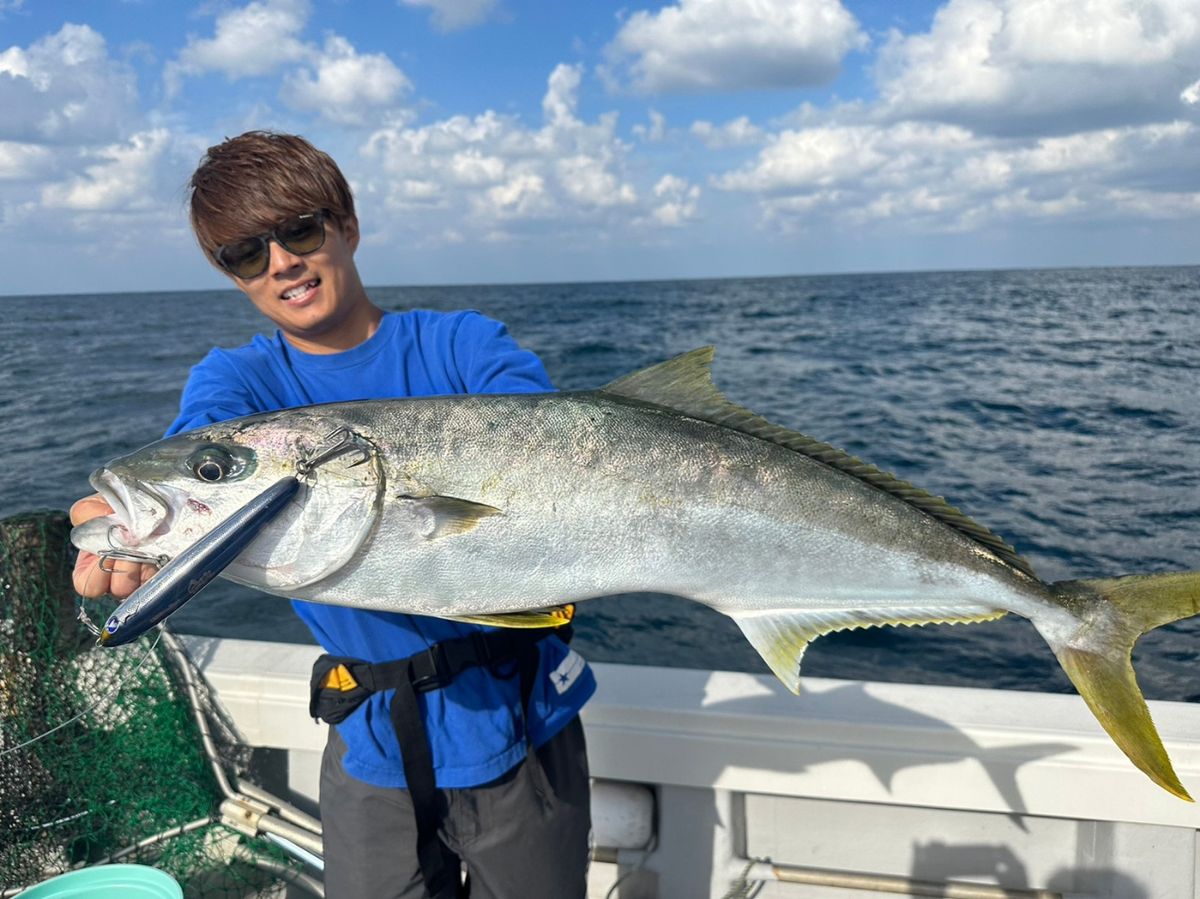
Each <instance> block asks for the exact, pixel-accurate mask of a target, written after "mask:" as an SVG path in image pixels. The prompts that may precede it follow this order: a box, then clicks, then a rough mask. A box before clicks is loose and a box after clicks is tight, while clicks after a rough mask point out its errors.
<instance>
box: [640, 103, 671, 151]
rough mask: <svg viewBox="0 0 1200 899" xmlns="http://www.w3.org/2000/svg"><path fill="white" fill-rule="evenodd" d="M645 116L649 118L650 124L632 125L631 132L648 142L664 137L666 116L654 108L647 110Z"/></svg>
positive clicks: (665, 134)
mask: <svg viewBox="0 0 1200 899" xmlns="http://www.w3.org/2000/svg"><path fill="white" fill-rule="evenodd" d="M646 117H647V118H648V119H650V124H649V125H634V126H633V133H634V134H635V135H636V136H637V137H639V138H641V139H642V140H644V141H647V142H649V143H654V142H655V141H660V140H662V139H663V138H665V137H666V136H667V117H666V116H664V115H663V114H662V113H661V112H659V111H658V110H656V109H651V110H649V111H648V112H647V113H646Z"/></svg>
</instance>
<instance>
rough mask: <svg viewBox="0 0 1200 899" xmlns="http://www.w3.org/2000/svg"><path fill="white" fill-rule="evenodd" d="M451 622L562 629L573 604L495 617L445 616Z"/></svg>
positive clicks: (571, 614)
mask: <svg viewBox="0 0 1200 899" xmlns="http://www.w3.org/2000/svg"><path fill="white" fill-rule="evenodd" d="M446 617H447V618H449V619H451V620H452V621H463V622H466V623H467V624H482V625H484V626H485V627H506V628H535V627H562V626H563V625H565V624H570V623H571V619H572V618H574V617H575V605H574V603H566V604H564V605H561V606H548V607H547V608H544V609H530V610H528V611H524V612H503V613H499V614H495V615H447V616H446Z"/></svg>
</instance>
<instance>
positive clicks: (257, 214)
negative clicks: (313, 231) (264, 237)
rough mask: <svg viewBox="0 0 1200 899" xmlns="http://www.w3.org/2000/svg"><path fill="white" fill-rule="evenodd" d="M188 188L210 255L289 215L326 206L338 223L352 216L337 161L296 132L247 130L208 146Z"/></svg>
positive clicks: (199, 232)
mask: <svg viewBox="0 0 1200 899" xmlns="http://www.w3.org/2000/svg"><path fill="white" fill-rule="evenodd" d="M188 188H189V194H190V202H189V209H190V215H191V220H192V230H193V231H194V232H195V234H196V240H198V241H199V242H200V246H201V247H202V248H203V249H204V252H205V253H206V254H207V255H208V257H209V258H210V259H211V258H212V256H213V253H214V252H215V250H216V248H217V247H219V246H221V245H223V244H227V243H232V242H233V241H235V240H240V239H242V238H245V237H249V236H251V235H254V234H261V233H264V232H266V231H269V230H271V228H273V227H275V226H276V225H278V224H279V223H280V222H281V221H283V220H284V219H288V218H291V217H292V216H296V215H303V214H305V213H308V212H316V211H317V210H320V209H324V210H326V211H327V212H329V213H330V215H331V217H332V218H333V220H334V221H335V223H336V224H337V225H338V226H339V227H341V225H342V224H343V223H345V222H346V221H347V220H348V219H351V218H354V198H353V196H351V194H350V185H349V184H347V183H346V178H345V176H344V175H343V174H342V172H341V170H340V169H339V168H338V167H337V163H335V162H334V161H333V160H332V159H331V158H330V157H329V155H328V154H326V153H323V152H322V151H320V150H318V149H317V148H316V147H314V146H313V145H312V144H310V143H309V142H308V141H306V140H305V139H304V138H302V137H300V136H298V135H295V134H278V133H276V132H273V131H247V132H246V133H245V134H240V135H238V136H237V137H231V138H228V139H227V140H225V141H224V142H222V143H219V144H217V145H216V146H213V147H209V148H208V152H206V153H205V154H204V158H203V159H202V160H200V165H199V166H197V168H196V171H195V173H193V175H192V179H191V181H190V182H189V183H188Z"/></svg>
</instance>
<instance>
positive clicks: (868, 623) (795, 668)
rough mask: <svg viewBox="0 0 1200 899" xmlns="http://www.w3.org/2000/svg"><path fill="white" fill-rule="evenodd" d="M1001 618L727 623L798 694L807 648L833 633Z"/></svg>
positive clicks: (777, 618)
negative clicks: (739, 632) (743, 637)
mask: <svg viewBox="0 0 1200 899" xmlns="http://www.w3.org/2000/svg"><path fill="white" fill-rule="evenodd" d="M1004 614H1005V612H1004V610H1003V609H995V610H992V609H982V610H980V611H978V612H963V611H962V610H961V609H957V610H956V609H946V610H945V612H944V613H939V612H938V611H937V610H931V609H927V608H926V609H921V610H920V611H917V610H913V611H912V612H911V613H906V612H905V611H904V610H897V609H888V610H886V611H884V610H863V609H846V610H828V611H825V610H822V611H812V610H809V611H796V610H775V611H770V612H740V613H737V614H734V615H731V616H730V617H731V618H733V620H734V621H736V622H737V625H738V627H740V628H741V629H742V633H743V634H745V635H746V639H747V640H749V641H750V644H751V645H752V646H753V647H754V648H755V649H756V650H757V651H758V654H759V655H760V656H762V659H763V661H764V662H766V663H767V667H768V668H770V669H771V671H772V672H773V673H774V674H775V676H776V677H777V678H779V680H780V681H781V682H782V683H783V685H784V686H785V687H787V688H788V689H789V690H791V691H792V692H793V693H799V692H800V660H801V659H802V658H803V657H804V651H805V650H806V649H807V648H808V644H809V643H811V642H812V641H813V640H815V639H816V638H817V637H820V636H823V635H824V634H831V633H833V632H834V631H848V630H857V629H859V628H864V627H883V626H885V625H892V626H902V627H914V626H918V625H923V624H974V623H977V622H980V621H992V620H994V619H996V618H1000V617H1002V616H1003V615H1004Z"/></svg>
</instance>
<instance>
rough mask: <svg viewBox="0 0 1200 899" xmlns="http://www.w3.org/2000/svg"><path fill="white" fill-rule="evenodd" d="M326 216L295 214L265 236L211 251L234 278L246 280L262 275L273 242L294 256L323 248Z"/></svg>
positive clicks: (322, 213) (235, 242)
mask: <svg viewBox="0 0 1200 899" xmlns="http://www.w3.org/2000/svg"><path fill="white" fill-rule="evenodd" d="M328 216H329V213H328V212H326V211H325V210H320V211H319V212H308V213H305V214H304V215H298V216H296V217H295V218H294V219H288V220H287V221H286V222H282V223H280V224H278V225H276V226H275V227H274V228H272V229H271V230H270V231H268V232H266V233H265V234H256V235H255V236H254V237H247V238H244V239H242V240H237V241H234V242H233V243H227V244H222V245H221V246H219V247H217V248H216V249H215V250H214V251H213V258H214V259H216V260H217V265H219V266H221V268H223V269H225V271H227V272H229V274H231V275H233V276H234V277H235V278H240V279H241V280H242V281H249V280H250V279H251V278H257V277H258V276H259V275H261V274H262V273H263V272H265V271H266V270H267V266H269V265H270V264H271V247H270V242H271V241H272V240H273V241H275V242H276V243H277V244H279V245H280V246H281V247H283V248H284V249H285V250H287V251H288V252H289V253H293V254H295V255H296V256H307V255H308V254H309V253H315V252H316V251H317V250H319V249H321V247H323V246H324V245H325V219H326V218H328Z"/></svg>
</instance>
